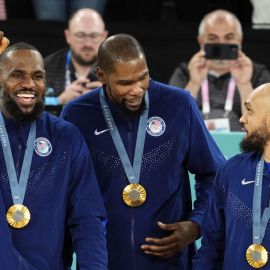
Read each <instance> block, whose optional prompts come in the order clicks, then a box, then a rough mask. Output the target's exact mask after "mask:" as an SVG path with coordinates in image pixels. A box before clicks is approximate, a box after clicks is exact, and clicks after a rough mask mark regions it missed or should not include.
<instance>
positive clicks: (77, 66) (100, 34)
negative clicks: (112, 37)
mask: <svg viewBox="0 0 270 270" xmlns="http://www.w3.org/2000/svg"><path fill="white" fill-rule="evenodd" d="M107 34H108V33H107V31H106V30H105V24H104V21H103V19H102V18H101V16H100V14H99V13H98V12H96V11H95V10H93V9H89V8H84V9H80V10H78V11H77V12H75V13H74V14H73V15H72V16H71V17H70V19H69V22H68V29H66V30H65V38H66V41H67V43H68V45H69V49H63V50H60V51H57V52H54V53H53V54H51V55H49V56H47V57H46V58H45V70H46V79H47V87H48V89H47V93H46V99H45V101H46V105H58V104H61V105H62V104H66V103H67V102H69V101H70V100H72V99H74V98H76V97H79V96H81V95H83V94H85V93H86V92H88V91H89V90H91V89H94V88H97V87H99V86H101V83H100V82H99V81H98V80H97V77H96V71H95V69H96V65H97V51H98V47H99V45H100V43H101V42H102V41H103V40H104V39H105V38H106V37H107Z"/></svg>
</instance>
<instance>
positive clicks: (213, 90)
mask: <svg viewBox="0 0 270 270" xmlns="http://www.w3.org/2000/svg"><path fill="white" fill-rule="evenodd" d="M242 39H243V33H242V27H241V24H240V22H239V20H238V19H237V17H236V16H235V15H234V14H232V13H230V12H228V11H225V10H216V11H213V12H211V13H209V14H207V15H206V16H205V17H204V18H203V20H202V22H201V24H200V26H199V36H198V42H199V45H200V47H201V50H200V51H199V52H197V53H196V54H195V55H194V56H193V57H192V58H191V60H190V62H189V63H188V64H186V63H180V64H179V66H178V67H177V68H176V69H175V71H174V73H173V75H172V76H171V78H170V81H169V83H170V84H171V85H176V86H178V87H182V88H186V89H187V90H189V91H190V92H191V94H192V95H193V97H195V98H196V99H197V103H198V105H199V107H200V109H201V110H202V113H203V115H204V118H205V119H207V120H206V124H207V126H208V128H209V129H210V128H211V129H213V128H214V129H216V130H222V131H229V130H232V131H239V130H241V128H242V127H241V125H240V124H239V118H240V116H241V114H242V109H243V107H244V100H245V99H246V97H247V95H248V94H249V93H250V92H251V91H252V90H253V88H254V87H257V86H259V85H261V84H263V83H266V82H269V81H270V73H269V71H268V70H267V68H266V67H265V66H263V65H260V64H256V63H254V62H252V61H251V60H250V58H249V57H247V56H246V55H245V54H244V53H243V52H242V50H241V45H242ZM206 43H217V44H236V45H237V46H238V48H239V50H238V49H237V51H236V54H235V58H236V59H234V60H228V58H219V59H211V60H209V59H206V57H205V51H204V46H205V44H206ZM228 47H229V46H228ZM209 119H211V120H209Z"/></svg>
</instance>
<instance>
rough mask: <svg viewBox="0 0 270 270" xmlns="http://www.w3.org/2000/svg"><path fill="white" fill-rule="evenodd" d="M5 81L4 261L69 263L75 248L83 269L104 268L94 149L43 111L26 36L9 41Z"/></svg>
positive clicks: (30, 265)
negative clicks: (6, 252)
mask: <svg viewBox="0 0 270 270" xmlns="http://www.w3.org/2000/svg"><path fill="white" fill-rule="evenodd" d="M0 81H1V90H0V91H1V99H0V110H1V113H0V138H1V152H0V172H1V176H0V179H1V181H0V194H3V203H2V202H1V203H2V205H1V207H2V206H3V208H4V210H3V209H2V208H1V209H0V215H1V214H2V212H3V211H5V212H6V217H4V216H3V215H2V216H1V217H0V218H1V222H0V228H2V227H1V225H3V219H4V220H5V222H6V224H8V226H9V229H7V227H3V228H2V230H3V231H1V233H5V234H6V235H5V236H4V238H3V241H1V244H0V246H1V247H2V244H3V242H4V243H7V245H9V248H11V250H10V249H9V250H10V254H9V255H10V256H9V257H7V258H10V257H11V256H13V262H12V264H11V265H10V266H9V267H6V268H5V267H4V268H3V269H22V270H26V269H27V270H28V269H31V270H32V269H33V270H34V269H35V270H49V269H50V270H51V269H55V270H66V269H70V262H71V255H72V253H70V252H71V250H74V251H75V252H76V254H77V258H78V264H79V266H80V269H81V270H88V269H89V270H90V269H91V270H94V269H95V270H97V269H100V270H104V269H107V251H106V241H105V236H104V234H105V228H104V223H105V210H104V206H103V201H102V198H101V195H100V192H99V188H98V185H97V182H96V177H95V173H94V169H93V167H92V163H91V158H90V156H89V151H88V149H87V146H86V144H85V142H84V140H83V138H82V136H81V135H80V133H79V131H78V129H77V128H76V127H74V126H73V125H71V124H69V123H66V122H65V121H63V120H62V119H59V118H56V117H54V116H52V115H50V114H48V113H46V112H43V107H44V105H43V98H44V93H45V71H44V64H43V59H42V57H41V54H40V53H39V52H38V51H37V49H36V48H34V47H32V46H31V45H29V44H26V43H17V44H14V45H12V46H10V47H9V48H8V49H6V50H5V51H4V52H3V54H2V55H1V58H0ZM0 200H1V198H0ZM69 234H70V235H71V238H70V237H66V236H67V235H69ZM2 237H3V236H2ZM67 239H70V241H69V240H67ZM71 240H72V243H71ZM64 241H65V244H66V245H64ZM12 249H14V250H13V251H12ZM2 257H3V250H1V251H0V258H2ZM1 261H2V260H1ZM16 263H17V266H16V268H15V266H14V264H16ZM7 265H8V264H7ZM2 266H3V265H2V263H1V267H2ZM13 266H14V267H13Z"/></svg>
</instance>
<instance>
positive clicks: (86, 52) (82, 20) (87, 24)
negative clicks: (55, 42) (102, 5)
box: [65, 12, 107, 66]
mask: <svg viewBox="0 0 270 270" xmlns="http://www.w3.org/2000/svg"><path fill="white" fill-rule="evenodd" d="M65 36H66V41H67V43H68V44H69V46H70V49H71V52H72V58H73V60H75V61H76V62H77V63H78V64H79V65H82V66H88V65H91V64H93V63H94V62H95V61H96V59H97V51H98V48H99V45H100V44H101V42H102V41H103V40H104V39H105V38H106V37H107V32H106V31H105V30H104V24H103V22H102V21H101V19H100V17H99V16H98V15H97V14H95V13H94V14H92V13H91V14H88V13H86V14H85V13H83V12H82V13H79V14H78V15H77V16H75V17H74V18H73V19H72V21H71V22H70V23H69V29H68V30H65Z"/></svg>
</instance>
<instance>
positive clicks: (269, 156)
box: [263, 143, 270, 163]
mask: <svg viewBox="0 0 270 270" xmlns="http://www.w3.org/2000/svg"><path fill="white" fill-rule="evenodd" d="M263 158H264V161H265V162H267V163H270V143H267V145H266V146H265V148H264V151H263Z"/></svg>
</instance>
